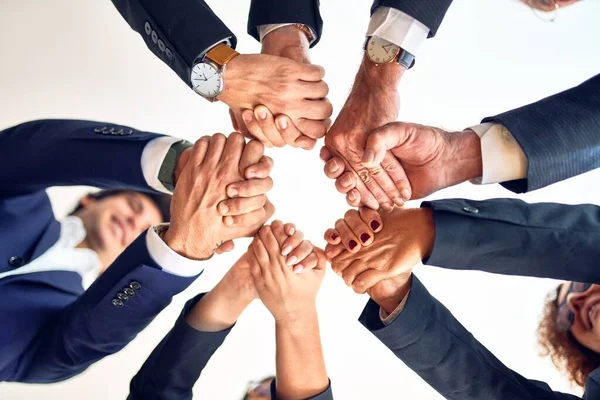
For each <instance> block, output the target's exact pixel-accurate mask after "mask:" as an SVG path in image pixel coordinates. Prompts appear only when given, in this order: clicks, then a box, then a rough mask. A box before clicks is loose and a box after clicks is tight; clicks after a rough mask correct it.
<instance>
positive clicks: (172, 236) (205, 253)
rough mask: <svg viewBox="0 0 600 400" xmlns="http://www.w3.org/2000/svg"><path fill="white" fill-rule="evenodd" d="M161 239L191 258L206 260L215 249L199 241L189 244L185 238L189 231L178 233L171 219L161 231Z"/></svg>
mask: <svg viewBox="0 0 600 400" xmlns="http://www.w3.org/2000/svg"><path fill="white" fill-rule="evenodd" d="M160 237H161V239H162V240H163V241H164V242H165V243H166V244H167V246H169V247H170V248H171V250H173V251H174V252H176V253H177V254H179V255H180V256H182V257H185V258H188V259H191V260H199V261H202V260H208V259H209V258H211V257H212V256H213V254H214V252H215V250H216V249H209V248H208V246H202V245H201V244H200V242H199V241H195V242H194V243H192V244H190V243H189V242H188V241H187V240H186V238H189V232H184V233H180V232H179V230H178V229H177V228H176V227H174V224H173V221H171V225H170V226H169V229H167V230H166V231H164V232H162V233H161V235H160Z"/></svg>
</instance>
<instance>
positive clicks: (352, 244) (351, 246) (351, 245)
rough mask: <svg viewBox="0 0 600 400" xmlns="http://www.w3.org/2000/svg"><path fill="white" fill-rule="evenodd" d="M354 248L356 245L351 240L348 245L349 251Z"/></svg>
mask: <svg viewBox="0 0 600 400" xmlns="http://www.w3.org/2000/svg"><path fill="white" fill-rule="evenodd" d="M356 246H358V243H356V242H355V241H354V240H351V241H350V243H348V247H350V250H353V249H354V248H355V247H356Z"/></svg>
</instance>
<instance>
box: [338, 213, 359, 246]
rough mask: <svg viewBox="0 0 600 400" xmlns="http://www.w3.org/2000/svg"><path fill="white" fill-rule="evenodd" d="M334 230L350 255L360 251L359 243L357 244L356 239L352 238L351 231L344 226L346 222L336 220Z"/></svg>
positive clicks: (346, 225)
mask: <svg viewBox="0 0 600 400" xmlns="http://www.w3.org/2000/svg"><path fill="white" fill-rule="evenodd" d="M335 230H336V231H338V233H339V234H340V239H341V241H342V244H343V245H344V247H345V248H346V250H348V251H349V252H350V253H356V252H357V251H359V250H360V247H361V246H360V243H359V242H358V238H357V237H356V236H354V233H352V230H351V229H350V227H349V226H348V224H346V221H344V220H343V219H338V220H337V221H336V223H335Z"/></svg>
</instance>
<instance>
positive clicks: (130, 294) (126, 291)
mask: <svg viewBox="0 0 600 400" xmlns="http://www.w3.org/2000/svg"><path fill="white" fill-rule="evenodd" d="M123 293H125V294H126V295H127V296H129V297H133V296H135V292H134V291H133V289H130V288H128V287H126V288H125V289H123Z"/></svg>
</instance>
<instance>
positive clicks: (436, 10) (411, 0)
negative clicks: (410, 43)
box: [371, 0, 452, 45]
mask: <svg viewBox="0 0 600 400" xmlns="http://www.w3.org/2000/svg"><path fill="white" fill-rule="evenodd" d="M451 4H452V0H375V1H374V2H373V7H372V8H371V13H372V14H375V13H376V12H377V8H378V7H390V8H393V9H395V10H397V11H401V12H403V13H405V14H406V15H408V16H410V17H411V18H414V19H416V20H417V21H419V22H421V23H422V24H423V25H425V26H426V27H427V29H429V32H428V37H434V36H435V34H436V33H437V30H438V28H439V26H440V25H441V23H442V20H443V19H444V16H445V15H446V12H447V11H448V8H450V5H451ZM388 40H392V39H391V38H388ZM392 41H393V40H392ZM397 44H398V45H400V44H401V43H397Z"/></svg>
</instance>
